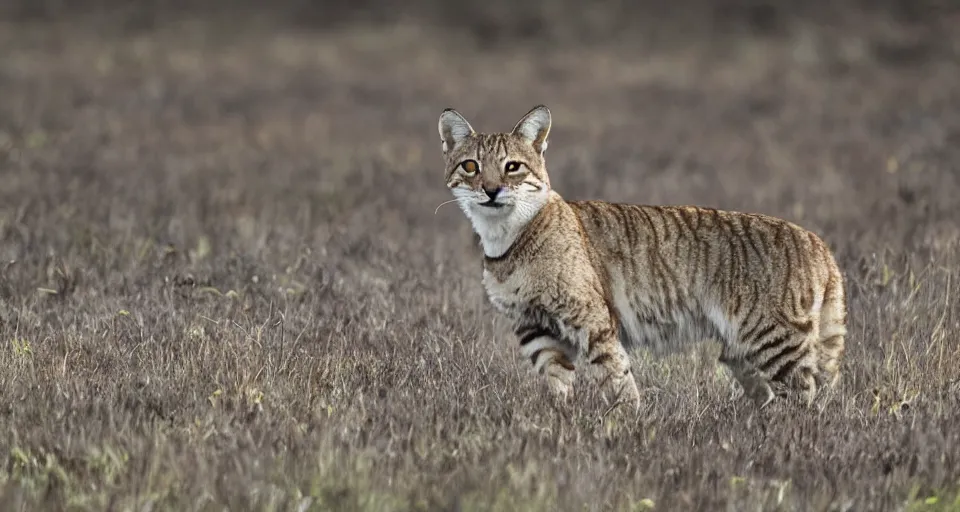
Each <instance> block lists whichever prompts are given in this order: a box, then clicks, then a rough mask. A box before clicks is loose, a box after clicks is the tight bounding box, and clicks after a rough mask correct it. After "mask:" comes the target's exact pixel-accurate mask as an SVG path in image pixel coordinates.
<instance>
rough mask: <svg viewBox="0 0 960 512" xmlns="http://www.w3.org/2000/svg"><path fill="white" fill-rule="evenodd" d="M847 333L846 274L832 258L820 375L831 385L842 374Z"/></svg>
mask: <svg viewBox="0 0 960 512" xmlns="http://www.w3.org/2000/svg"><path fill="white" fill-rule="evenodd" d="M846 335H847V297H846V293H845V291H844V286H843V275H842V274H841V273H840V269H839V268H838V267H837V264H836V262H834V261H833V259H832V258H831V261H830V276H829V277H828V278H827V284H826V287H825V289H824V297H823V307H822V309H821V310H820V346H819V351H818V352H819V354H818V357H819V360H818V364H817V366H818V367H819V370H820V371H819V373H820V375H819V377H820V379H819V380H821V381H823V382H824V383H825V384H827V385H828V386H833V385H835V384H836V382H837V380H838V379H839V378H840V360H841V358H842V357H843V351H844V338H845V336H846Z"/></svg>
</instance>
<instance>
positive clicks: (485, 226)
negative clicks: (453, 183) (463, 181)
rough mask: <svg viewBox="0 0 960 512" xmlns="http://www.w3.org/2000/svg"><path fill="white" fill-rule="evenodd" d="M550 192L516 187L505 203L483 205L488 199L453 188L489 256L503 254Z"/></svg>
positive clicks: (504, 199)
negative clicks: (494, 206) (502, 204)
mask: <svg viewBox="0 0 960 512" xmlns="http://www.w3.org/2000/svg"><path fill="white" fill-rule="evenodd" d="M547 194H548V193H547V191H546V190H544V191H537V192H528V191H525V190H514V191H512V192H510V193H509V195H507V196H504V197H503V198H502V200H503V201H504V206H503V207H501V208H491V207H489V206H480V203H481V202H484V201H485V200H486V196H481V195H480V194H477V193H476V192H474V191H472V190H465V189H453V195H454V196H455V197H456V198H457V204H459V205H460V209H461V210H463V212H464V213H465V214H466V216H467V218H468V219H470V223H471V224H473V230H474V231H475V232H476V233H477V234H478V235H480V242H481V243H482V244H483V253H484V254H485V255H486V256H487V257H490V258H497V257H500V256H502V255H503V254H504V253H505V252H507V249H509V248H510V246H511V245H513V242H514V241H516V239H517V237H518V236H519V235H520V232H521V231H523V228H524V227H525V226H526V225H527V223H529V222H530V220H532V219H533V217H535V216H536V215H537V212H539V211H540V208H543V205H544V204H546V202H547Z"/></svg>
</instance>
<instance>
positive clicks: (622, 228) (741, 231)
mask: <svg viewBox="0 0 960 512" xmlns="http://www.w3.org/2000/svg"><path fill="white" fill-rule="evenodd" d="M550 124H551V114H550V110H549V109H548V108H547V107H546V106H543V105H539V106H536V107H534V108H533V109H532V110H531V111H530V112H528V113H527V114H526V115H524V116H523V118H522V119H520V121H519V122H518V123H517V124H516V126H515V127H514V128H513V130H512V131H511V132H509V133H491V134H485V133H477V132H476V131H474V129H473V127H471V126H470V123H468V122H467V120H466V119H465V118H464V117H463V116H462V115H460V114H459V113H458V112H457V111H455V110H453V109H446V110H444V111H443V113H442V114H441V115H440V122H439V131H440V138H441V141H442V148H443V156H444V160H445V162H446V181H447V187H449V188H450V189H451V191H452V192H453V195H454V197H455V200H456V202H457V203H458V204H459V205H460V208H461V209H462V210H463V212H464V213H465V214H466V216H467V218H469V220H470V222H471V224H472V225H473V229H474V231H475V232H476V234H477V235H479V239H480V244H481V245H482V248H483V256H484V257H483V286H484V288H485V289H486V293H487V296H488V298H489V300H490V302H491V303H492V304H493V306H494V307H496V309H498V310H499V311H500V312H501V313H503V314H505V315H506V316H507V317H509V318H510V319H512V320H513V321H514V322H515V332H516V335H517V338H518V341H519V345H520V351H521V353H522V354H523V355H524V356H526V357H528V358H529V359H530V362H531V363H532V365H533V367H534V368H535V369H536V371H537V372H538V373H539V374H541V375H544V376H545V377H546V380H547V384H548V386H549V388H550V389H551V390H552V391H553V392H554V393H555V394H556V395H557V396H558V397H559V398H561V399H566V398H567V397H568V396H569V395H570V393H571V391H572V390H571V386H572V382H573V377H574V371H575V368H576V367H577V366H578V365H580V364H581V361H583V363H585V364H587V365H591V366H592V367H593V368H595V369H597V370H600V376H601V377H602V379H603V389H604V390H605V391H606V393H607V394H608V396H609V394H611V393H612V394H613V395H614V397H615V398H618V399H619V400H621V401H624V402H626V403H628V404H631V405H632V406H633V407H634V408H638V407H639V406H640V394H639V392H638V389H637V384H636V382H635V380H634V377H633V374H632V373H631V365H630V359H629V358H628V354H627V351H626V348H627V347H630V346H647V347H652V348H665V349H668V350H669V349H680V348H683V347H684V346H685V345H687V344H690V343H693V342H698V341H701V340H704V339H711V338H712V339H715V340H717V341H719V342H721V343H722V351H721V355H720V361H721V362H723V363H724V364H725V365H727V367H729V368H730V370H731V371H732V373H733V375H734V376H735V378H736V379H737V381H739V383H740V384H741V386H742V388H743V391H744V394H745V395H746V396H748V397H750V398H751V399H753V400H754V401H755V402H756V404H757V405H758V406H759V407H761V408H762V407H764V406H766V405H767V404H768V403H770V401H771V400H772V399H773V398H774V397H775V396H777V395H786V394H791V392H792V393H795V395H796V396H797V397H798V398H800V399H801V400H802V402H803V403H805V404H806V405H810V404H811V402H812V401H813V399H814V397H815V396H816V394H817V390H818V389H820V388H823V387H824V386H825V385H827V386H831V387H832V386H833V385H834V384H835V383H836V382H837V380H838V377H839V366H840V359H841V356H842V354H843V350H844V336H845V334H846V298H845V294H844V284H843V278H842V275H841V273H840V270H839V268H838V266H837V264H836V262H835V260H834V257H833V255H832V253H831V251H830V250H829V249H828V247H827V246H826V244H825V243H824V242H823V240H821V239H820V238H819V237H818V236H817V235H815V234H813V233H811V232H810V231H807V230H805V229H803V228H801V227H800V226H797V225H795V224H793V223H790V222H788V221H785V220H782V219H778V218H775V217H770V216H766V215H760V214H749V213H740V212H733V211H722V210H715V209H710V208H701V207H696V206H644V205H632V204H614V203H609V202H602V201H566V200H564V199H563V198H562V197H561V196H560V194H558V193H557V192H556V191H555V190H553V189H552V188H551V186H550V177H549V175H548V174H547V168H546V162H545V160H544V151H545V150H546V149H547V136H548V134H549V133H550Z"/></svg>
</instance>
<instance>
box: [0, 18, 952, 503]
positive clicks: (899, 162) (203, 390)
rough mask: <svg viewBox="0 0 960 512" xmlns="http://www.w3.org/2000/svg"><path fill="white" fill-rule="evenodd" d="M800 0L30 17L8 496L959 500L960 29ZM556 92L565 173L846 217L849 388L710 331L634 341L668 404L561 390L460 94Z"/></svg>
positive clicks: (636, 193) (2, 99) (15, 224)
mask: <svg viewBox="0 0 960 512" xmlns="http://www.w3.org/2000/svg"><path fill="white" fill-rule="evenodd" d="M742 3H743V2H741V4H742ZM45 5H49V4H45ZM473 9H474V10H476V9H478V8H473ZM14 11H15V10H14ZM14 11H8V12H14ZM466 12H472V11H469V10H467V11H466ZM605 12H606V11H605ZM737 12H739V11H736V10H734V12H733V14H728V17H729V16H732V19H734V21H736V20H740V19H741V18H742V17H743V16H744V15H742V13H741V14H737ZM752 12H753V11H749V12H748V14H749V13H752ZM776 12H777V13H780V14H778V15H777V16H775V17H774V19H775V21H776V23H774V25H773V26H774V29H770V30H774V32H775V33H774V34H772V35H771V34H767V33H766V32H763V31H761V32H762V33H757V32H756V31H753V32H751V31H749V30H746V29H744V28H743V27H742V26H741V25H743V26H747V25H749V24H746V25H744V24H743V23H740V22H736V23H734V22H729V21H728V22H724V23H727V24H725V25H720V26H719V28H717V27H714V28H713V29H710V30H707V28H704V27H707V26H708V25H709V24H705V23H706V22H704V21H703V19H708V18H703V19H701V18H696V19H697V20H700V22H699V23H700V24H697V23H692V24H691V25H690V26H692V27H694V28H695V30H694V29H689V32H690V33H684V34H683V35H682V37H679V36H676V35H674V37H668V36H669V35H670V34H671V32H672V31H671V29H670V27H669V26H667V27H664V26H660V25H659V24H658V23H657V20H656V19H651V20H647V21H646V22H644V23H645V24H644V23H640V25H641V26H642V27H641V28H644V27H645V28H649V29H650V30H649V31H638V32H640V33H641V34H640V35H635V36H632V35H631V34H632V32H631V31H630V30H621V31H619V32H616V34H617V37H615V38H612V37H611V38H606V39H603V38H599V39H598V40H597V41H593V40H590V38H587V37H586V36H585V39H584V42H579V43H578V42H577V41H576V40H571V39H570V37H569V33H567V34H566V38H567V41H566V42H562V41H561V40H560V37H559V36H557V34H556V32H554V31H552V30H556V29H555V28H550V27H555V26H559V27H568V26H570V24H574V25H575V24H576V20H575V19H573V18H564V19H560V18H558V21H557V24H556V25H554V24H553V23H552V21H554V20H552V19H550V18H543V20H546V21H545V22H544V23H545V25H544V26H545V27H547V28H544V29H543V31H544V32H543V33H544V34H546V35H544V36H543V37H542V38H540V39H538V40H532V41H531V40H524V39H522V38H521V37H519V36H517V35H510V34H509V33H508V34H506V35H504V34H502V33H501V34H499V35H497V36H496V37H494V36H491V35H489V32H490V30H492V29H491V26H493V27H495V26H496V24H493V25H490V22H489V20H487V22H488V25H483V23H481V22H479V21H478V22H477V24H476V25H471V26H470V27H472V28H471V30H472V31H471V30H454V29H451V28H449V27H448V28H447V29H446V30H444V31H439V32H438V31H436V30H435V29H433V28H431V27H432V26H433V25H430V23H433V22H435V21H436V20H434V21H433V22H424V23H415V22H413V21H411V20H409V19H408V20H406V21H403V22H400V23H396V24H369V23H368V24H351V25H343V26H340V27H339V28H335V27H334V28H331V27H329V26H326V27H325V28H323V30H320V29H317V30H307V29H303V28H295V27H294V26H293V25H291V24H290V23H286V22H284V23H281V22H279V21H277V20H273V21H270V22H268V21H261V22H259V23H255V24H254V23H249V22H239V21H236V20H233V21H232V22H231V23H234V24H232V25H230V27H229V29H228V28H226V27H225V26H224V25H223V24H218V23H212V22H209V21H197V20H193V21H189V22H184V21H182V19H181V21H180V22H177V23H174V22H173V21H169V22H168V21H164V22H163V23H156V24H153V25H152V26H147V27H146V28H144V27H142V26H139V25H138V27H139V28H136V27H135V28H129V27H128V29H127V30H123V31H121V30H116V29H113V28H108V27H106V26H102V25H100V26H98V25H97V24H96V23H95V22H90V21H88V22H85V23H80V22H76V21H75V22H67V21H64V20H63V19H60V18H56V19H46V18H43V17H42V16H40V18H43V19H40V20H39V21H38V20H36V19H34V18H30V19H32V20H33V21H29V22H24V21H22V20H23V19H24V18H21V19H20V20H21V21H19V22H13V21H11V22H5V23H4V24H3V25H2V26H0V54H2V55H3V56H4V57H3V59H2V60H0V90H2V91H3V93H2V95H0V177H2V179H0V390H2V391H0V439H3V441H0V508H3V509H4V510H34V509H36V508H37V507H41V506H42V507H44V508H47V509H65V508H70V509H89V510H105V509H115V510H121V509H123V510H127V509H130V510H132V509H137V510H149V509H151V507H152V508H153V509H157V508H159V509H175V510H223V509H224V507H228V508H229V509H231V510H247V509H256V510H293V509H297V507H302V509H309V510H431V511H432V510H464V511H467V510H544V511H548V510H549V511H552V510H646V509H656V510H692V509H699V510H755V509H764V510H770V509H783V510H957V509H958V508H960V498H958V494H957V491H958V490H960V480H958V478H960V428H958V427H957V425H960V370H958V368H960V336H958V333H960V306H958V304H960V256H958V250H960V226H958V224H960V221H958V219H960V203H958V200H957V197H958V195H960V174H958V173H957V169H958V168H960V150H958V149H957V148H958V147H960V88H958V87H957V86H956V84H958V83H960V66H958V65H957V62H958V60H957V56H958V53H960V52H958V50H960V41H958V40H957V38H956V34H955V33H951V32H948V31H945V30H941V29H942V27H944V26H945V25H936V23H940V22H934V21H926V20H925V19H923V20H919V21H918V20H914V21H913V22H911V23H912V24H907V23H905V22H899V21H895V20H891V19H888V17H887V16H886V15H885V14H883V13H880V14H863V13H854V14H853V15H848V16H846V17H839V18H834V19H840V21H837V22H836V25H834V26H832V27H827V26H826V25H823V26H821V25H817V24H816V23H814V22H813V21H810V20H814V21H816V19H815V18H816V17H813V18H811V17H810V16H807V17H805V18H804V17H797V16H792V15H788V14H789V13H786V14H784V13H783V12H782V11H776ZM128 14H129V13H128ZM761 14H762V13H761ZM20 15H24V14H23V13H20ZM447 15H450V16H452V14H449V13H448V14H445V15H444V16H447ZM24 16H25V15H24ZM530 16H534V15H532V14H531V15H530ZM558 16H559V15H558ZM598 16H599V17H598ZM738 16H740V17H739V18H738ZM750 16H753V17H756V16H757V15H756V13H753V14H750ZM750 16H748V18H750ZM811 16H812V15H811ZM945 16H946V15H945ZM293 17H295V16H293ZM616 17H617V16H616V14H615V13H614V14H613V15H611V14H610V12H607V15H606V18H604V17H603V16H600V15H597V16H593V17H590V16H585V17H584V20H582V23H583V24H585V25H584V26H587V25H590V23H593V24H594V25H590V26H591V27H593V29H590V30H588V28H590V27H587V28H585V29H584V31H585V33H587V34H588V35H589V34H594V36H596V34H595V32H596V30H597V29H596V26H601V27H602V26H603V25H602V23H603V21H604V20H609V19H615V18H616ZM760 18H762V19H761V21H762V20H763V19H767V18H763V16H760ZM111 19H112V18H111ZM164 19H165V20H166V18H164ZM171 19H174V18H171ZM531 19H533V20H534V21H536V19H539V18H536V17H535V16H534V17H533V18H531ZM725 19H726V18H725ZM750 19H753V18H750ZM851 19H852V20H854V22H849V20H851ZM950 19H951V18H949V17H945V18H943V20H947V21H942V23H948V22H949V20H950ZM952 19H955V18H952ZM598 20H599V21H598ZM805 20H806V21H805ZM843 20H848V21H843ZM288 21H289V20H288ZM561 21H563V23H566V24H567V25H564V24H563V23H561ZM754 21H755V22H756V23H759V22H757V21H756V20H754ZM141 22H142V20H141ZM731 23H732V24H731ZM756 23H754V24H756ZM764 23H766V22H764ZM147 25H150V24H147ZM628 25H629V23H628ZM761 25H763V26H766V25H764V24H763V23H761ZM464 26H466V25H464ZM477 27H479V28H477ZM484 27H485V28H484ZM937 27H940V29H938V28H937ZM521 28H522V27H521ZM591 30H593V32H591ZM951 37H952V38H951ZM491 41H492V42H491ZM613 41H616V43H614V42H613ZM481 43H483V44H481ZM494 43H495V44H494ZM547 43H551V44H552V45H551V44H547ZM540 102H544V103H547V104H548V105H550V107H551V108H552V109H553V111H554V117H555V125H554V130H553V135H552V144H551V146H550V154H549V157H548V158H549V162H550V167H551V170H552V177H553V181H554V185H555V187H556V188H557V189H559V190H560V191H561V192H562V193H565V194H566V195H567V196H568V197H570V198H586V197H596V198H604V199H609V200H622V201H632V202H646V203H699V204H705V205H709V206H714V207H723V208H732V209H738V210H747V211H759V212H764V213H770V214H774V215H780V216H783V217H786V218H788V219H790V220H794V221H796V222H799V223H801V224H803V225H805V226H809V227H811V228H813V229H815V230H816V231H818V232H819V233H821V234H822V235H823V236H824V238H825V239H826V240H827V241H828V242H829V243H830V244H831V245H832V246H833V247H834V248H835V249H836V252H837V255H838V259H839V261H840V263H841V266H842V268H843V270H844V272H845V275H846V276H847V279H848V286H849V290H850V311H851V313H850V330H851V333H852V334H851V335H850V337H849V340H848V343H849V345H848V352H847V355H848V357H847V359H846V362H845V367H844V378H843V381H842V386H841V388H840V390H839V392H838V393H837V394H836V395H835V396H834V397H832V398H831V399H830V400H829V401H828V402H827V403H826V404H825V406H824V407H823V408H822V410H811V411H800V410H795V409H792V408H790V407H788V406H776V407H772V408H770V409H765V410H764V411H762V412H760V413H756V412H755V411H754V410H753V408H752V406H751V405H749V404H747V403H745V402H731V401H730V400H729V385H730V383H729V379H728V377H727V376H726V374H725V373H723V372H722V371H721V370H719V368H718V366H717V365H716V364H715V363H714V359H715V355H716V347H715V346H714V345H711V344H704V345H702V346H697V347H694V348H692V350H691V352H690V353H688V354H680V355H674V356H670V357H667V358H664V359H659V358H654V357H650V356H649V355H647V354H643V353H638V354H637V355H636V358H635V366H634V368H635V371H636V374H637V377H638V384H639V385H640V387H641V389H642V390H643V393H644V397H645V403H644V407H643V408H642V411H641V413H640V414H639V415H637V416H636V417H634V416H632V415H624V414H620V415H618V414H611V415H608V416H604V412H605V410H604V407H603V406H602V405H600V404H599V403H598V402H596V401H594V400H593V398H594V395H593V391H592V390H591V389H590V388H589V387H585V386H581V387H579V388H578V393H579V394H578V398H577V401H576V403H575V404H574V406H572V407H571V408H569V409H568V410H562V411H560V410H555V409H554V408H552V407H550V406H549V405H547V404H548V403H549V402H548V401H547V395H546V393H545V392H544V390H543V389H542V388H541V387H540V385H539V381H538V380H537V379H535V378H533V377H532V376H531V375H530V370H529V368H528V364H527V363H526V362H525V361H523V360H521V359H520V357H519V355H518V353H517V351H516V349H515V344H514V342H513V341H512V337H511V336H510V334H509V330H508V329H507V326H506V325H505V324H504V322H503V321H502V320H500V319H499V318H498V317H497V316H495V315H494V314H493V312H492V309H491V308H490V306H488V305H487V304H486V302H485V300H484V297H483V295H482V290H481V287H480V283H479V264H480V263H479V260H478V256H479V253H478V252H477V250H476V248H475V247H474V246H473V245H472V240H471V237H470V229H469V226H468V224H467V221H466V220H465V218H464V217H463V215H462V214H461V213H460V212H459V211H457V209H456V208H455V207H453V206H446V207H444V208H441V209H440V210H439V212H438V213H437V214H436V215H434V213H433V212H434V208H435V207H436V205H438V204H439V203H440V202H441V201H444V200H446V199H448V192H447V191H446V190H445V187H444V186H443V184H442V182H441V179H440V176H441V170H440V167H439V165H440V155H439V142H438V140H437V135H436V132H435V126H436V119H437V116H438V115H439V112H440V110H442V109H443V108H444V107H447V106H453V107H456V108H458V109H459V110H460V111H461V112H463V113H464V114H465V115H467V116H468V117H469V118H470V119H471V121H472V122H474V126H476V127H478V128H480V129H484V130H495V129H504V128H509V127H511V126H512V125H513V123H514V122H515V121H516V119H517V118H518V117H519V115H521V114H522V113H523V112H525V111H526V110H527V109H528V108H529V107H531V106H532V105H534V104H536V103H540Z"/></svg>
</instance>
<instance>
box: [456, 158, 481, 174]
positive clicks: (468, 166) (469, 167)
mask: <svg viewBox="0 0 960 512" xmlns="http://www.w3.org/2000/svg"><path fill="white" fill-rule="evenodd" d="M460 168H461V169H463V172H464V173H465V174H466V175H467V176H473V175H474V174H476V173H477V171H478V170H480V165H479V164H477V161H476V160H464V161H463V162H461V163H460Z"/></svg>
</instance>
